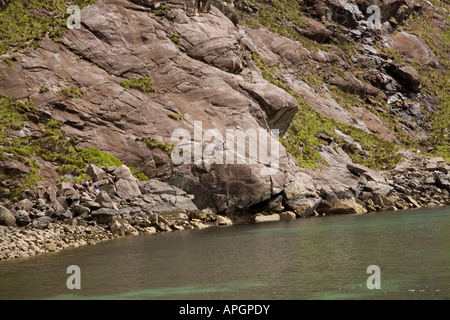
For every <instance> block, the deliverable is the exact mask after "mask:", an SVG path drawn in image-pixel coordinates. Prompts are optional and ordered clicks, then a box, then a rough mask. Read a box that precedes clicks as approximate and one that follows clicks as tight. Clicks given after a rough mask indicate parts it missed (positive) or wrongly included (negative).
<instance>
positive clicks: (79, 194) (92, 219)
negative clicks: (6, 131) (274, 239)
mask: <svg viewBox="0 0 450 320" xmlns="http://www.w3.org/2000/svg"><path fill="white" fill-rule="evenodd" d="M108 172H109V173H108ZM88 173H89V174H90V175H91V177H92V179H93V181H94V182H95V184H96V185H98V186H99V192H98V193H95V191H94V190H93V185H92V186H91V187H90V188H88V190H87V189H86V188H85V187H84V186H83V185H80V184H77V183H75V182H74V181H68V182H63V183H61V185H60V186H59V187H58V189H56V187H55V186H54V185H52V184H50V183H48V184H47V183H44V184H43V185H41V188H39V189H38V190H37V191H36V192H34V193H33V192H31V191H27V192H26V194H27V196H28V198H26V199H23V200H21V201H19V202H18V203H16V204H14V205H11V206H10V208H9V209H8V208H6V207H4V206H0V261H1V260H10V259H15V258H23V257H27V256H34V255H37V254H43V253H48V252H56V251H60V250H63V249H65V248H71V247H78V246H83V245H91V244H95V243H98V242H101V241H105V240H109V239H114V238H118V237H122V236H133V235H138V234H153V233H157V232H167V231H172V230H184V229H202V228H206V227H209V226H215V225H231V224H232V221H231V220H230V219H229V218H227V217H224V216H220V215H217V214H215V213H214V212H213V211H212V210H211V209H206V210H198V208H197V207H196V206H195V204H194V203H193V202H192V201H191V199H190V197H189V195H187V194H186V193H185V192H184V191H182V190H181V189H179V188H177V187H174V186H171V185H169V184H167V183H164V182H161V181H158V180H149V181H138V180H137V179H136V178H135V177H134V176H133V175H132V173H131V171H130V169H129V168H128V167H127V166H121V167H119V168H115V167H110V168H105V170H103V169H101V168H99V167H97V166H95V165H91V166H90V167H89V168H88Z"/></svg>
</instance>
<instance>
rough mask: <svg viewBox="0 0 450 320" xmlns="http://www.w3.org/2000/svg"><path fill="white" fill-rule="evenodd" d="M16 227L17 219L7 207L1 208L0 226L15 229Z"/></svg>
mask: <svg viewBox="0 0 450 320" xmlns="http://www.w3.org/2000/svg"><path fill="white" fill-rule="evenodd" d="M15 225H16V218H15V217H14V215H13V214H12V213H11V212H10V211H9V210H8V209H7V208H5V207H3V206H0V226H7V227H13V226H15Z"/></svg>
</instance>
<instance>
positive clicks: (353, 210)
mask: <svg viewBox="0 0 450 320" xmlns="http://www.w3.org/2000/svg"><path fill="white" fill-rule="evenodd" d="M320 197H321V198H322V201H321V203H320V204H319V206H318V207H317V209H316V210H317V212H318V213H325V214H361V213H365V212H367V210H366V209H365V208H364V207H363V206H362V205H361V204H359V203H357V201H356V199H355V197H354V195H353V194H352V193H351V192H350V191H348V190H345V189H336V188H333V187H328V188H322V189H321V190H320Z"/></svg>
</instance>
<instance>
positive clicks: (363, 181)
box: [0, 152, 450, 261]
mask: <svg viewBox="0 0 450 320" xmlns="http://www.w3.org/2000/svg"><path fill="white" fill-rule="evenodd" d="M403 156H404V158H405V161H404V162H402V163H401V164H400V165H398V166H397V167H396V168H395V169H393V170H391V171H389V172H387V173H385V174H382V173H380V172H376V171H372V170H370V169H368V168H366V167H363V166H360V165H356V164H347V168H348V170H349V171H350V172H351V173H352V174H353V175H354V179H355V180H357V184H353V185H354V186H356V187H350V188H348V189H338V188H334V187H332V186H325V187H321V188H318V187H317V186H316V197H317V198H318V199H319V200H318V201H313V203H312V204H310V205H309V207H308V209H307V210H300V209H299V207H296V208H294V207H293V206H292V199H290V198H289V196H288V195H287V194H286V193H282V194H278V195H276V196H273V197H272V198H271V199H270V200H268V201H265V202H263V203H261V204H260V205H259V206H257V208H253V209H252V210H248V211H246V212H242V213H236V214H233V215H230V214H228V215H226V216H225V215H221V214H217V210H215V209H211V208H207V209H203V210H199V209H198V207H197V206H196V205H195V204H194V202H193V201H192V199H191V197H190V196H189V195H188V194H187V193H186V192H184V191H183V190H181V189H180V188H177V187H175V186H172V185H170V184H168V183H166V182H163V181H160V180H157V179H151V180H148V181H138V180H137V179H136V178H135V177H134V176H133V174H132V173H131V170H130V169H129V168H128V167H127V166H125V165H124V166H121V167H119V168H116V167H109V168H100V167H97V166H95V165H90V166H89V168H88V170H87V172H88V174H89V175H90V176H91V178H92V181H93V184H92V185H91V187H89V188H86V187H84V186H83V185H82V184H78V183H76V182H74V181H66V182H62V183H61V184H60V185H59V186H58V188H57V187H56V186H55V185H53V184H51V183H43V184H41V185H40V188H38V189H37V190H36V191H34V192H33V191H29V190H28V191H27V192H25V195H26V198H24V199H22V200H21V201H19V202H17V203H15V204H10V205H9V206H8V208H7V207H5V206H0V261H1V260H12V259H17V258H24V257H29V256H34V255H38V254H44V253H49V252H57V251H61V250H63V249H66V248H74V247H79V246H83V245H93V244H96V243H99V242H102V241H106V240H110V239H115V238H118V237H124V236H135V235H139V234H154V233H157V232H169V231H176V230H184V229H203V228H206V227H211V226H224V225H225V226H226V225H232V224H236V223H243V222H266V221H279V220H293V219H296V218H300V217H308V216H313V215H315V216H321V215H328V214H362V213H365V212H372V211H384V210H390V211H395V210H404V209H411V208H419V207H438V206H446V205H450V166H449V165H448V164H447V163H445V162H444V161H443V160H442V159H440V158H427V157H424V156H421V155H419V154H412V153H410V152H407V153H405V154H403ZM94 185H97V186H98V188H99V190H98V192H95V191H94V188H93V186H94ZM314 199H316V198H314Z"/></svg>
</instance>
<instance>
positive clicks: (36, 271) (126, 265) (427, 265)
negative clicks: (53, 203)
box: [0, 208, 450, 300]
mask: <svg viewBox="0 0 450 320" xmlns="http://www.w3.org/2000/svg"><path fill="white" fill-rule="evenodd" d="M70 265H77V266H79V267H80V270H81V289H80V290H69V289H68V288H67V286H66V281H67V278H68V277H69V276H70V275H69V274H67V273H66V270H67V267H68V266H70ZM370 265H377V266H378V267H379V268H380V272H381V289H373V290H369V289H368V288H367V285H366V281H367V278H368V277H369V276H370V275H371V274H368V273H367V272H366V271H367V268H368V267H369V266H370ZM449 298H450V208H438V209H418V210H410V211H402V212H384V213H374V214H365V215H358V216H351V215H346V216H327V217H317V218H308V219H298V220H295V221H289V222H274V223H261V224H251V225H237V226H232V227H223V228H221V227H219V228H209V229H204V230H186V231H178V232H171V233H160V234H156V235H142V236H137V237H131V238H124V239H117V240H113V241H109V242H104V243H100V244H98V245H95V246H87V247H83V248H77V249H70V250H66V251H64V252H59V253H55V254H49V255H46V256H39V257H32V258H27V259H23V260H18V261H5V262H0V299H246V300H248V299H270V300H275V299H283V300H284V299H449Z"/></svg>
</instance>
